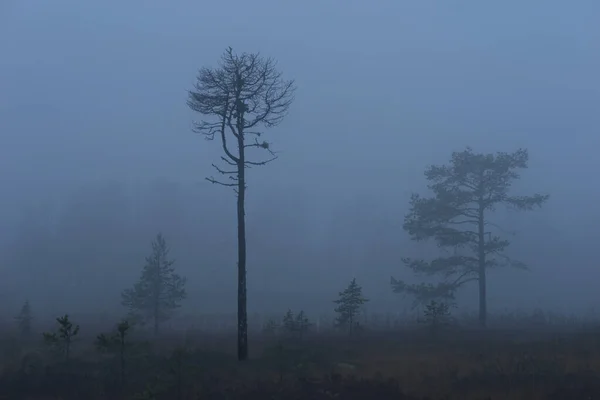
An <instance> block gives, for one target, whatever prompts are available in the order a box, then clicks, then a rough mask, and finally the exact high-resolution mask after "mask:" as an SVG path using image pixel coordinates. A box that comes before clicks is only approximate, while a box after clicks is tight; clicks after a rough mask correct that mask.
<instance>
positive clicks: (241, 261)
mask: <svg viewBox="0 0 600 400" xmlns="http://www.w3.org/2000/svg"><path fill="white" fill-rule="evenodd" d="M238 146H239V161H238V188H237V189H238V197H237V219H238V313H237V323H238V327H237V328H238V329H237V331H238V343H237V347H238V360H240V361H243V360H246V359H247V358H248V313H247V309H246V305H247V304H246V211H245V200H246V174H245V155H244V138H243V132H239V138H238Z"/></svg>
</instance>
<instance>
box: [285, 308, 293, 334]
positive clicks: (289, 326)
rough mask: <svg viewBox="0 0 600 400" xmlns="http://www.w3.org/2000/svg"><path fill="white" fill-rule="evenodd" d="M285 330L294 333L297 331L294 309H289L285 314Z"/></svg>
mask: <svg viewBox="0 0 600 400" xmlns="http://www.w3.org/2000/svg"><path fill="white" fill-rule="evenodd" d="M282 326H283V330H284V331H285V333H287V334H294V332H296V321H295V320H294V313H293V312H292V310H287V312H286V313H285V315H284V316H283V325H282Z"/></svg>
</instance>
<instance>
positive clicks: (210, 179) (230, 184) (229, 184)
mask: <svg viewBox="0 0 600 400" xmlns="http://www.w3.org/2000/svg"><path fill="white" fill-rule="evenodd" d="M204 179H206V180H207V181H209V182H210V183H216V184H217V185H221V186H230V187H233V186H237V184H236V183H225V182H220V181H218V180H216V179H215V178H213V177H212V176H211V177H210V178H204Z"/></svg>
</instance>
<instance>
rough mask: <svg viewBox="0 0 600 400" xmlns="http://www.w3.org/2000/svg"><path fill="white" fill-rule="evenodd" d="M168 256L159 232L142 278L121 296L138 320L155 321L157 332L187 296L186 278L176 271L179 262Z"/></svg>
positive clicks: (167, 250)
mask: <svg viewBox="0 0 600 400" xmlns="http://www.w3.org/2000/svg"><path fill="white" fill-rule="evenodd" d="M168 257H169V248H168V247H167V243H166V241H165V239H164V237H163V236H162V234H160V233H159V234H158V235H156V239H155V240H154V241H153V242H152V254H151V255H150V256H148V257H146V265H144V268H143V269H142V274H141V276H140V280H139V281H138V282H137V283H136V284H135V285H134V286H133V288H132V289H126V290H124V291H123V293H122V295H121V296H122V304H123V305H124V306H126V307H127V308H129V311H130V313H131V314H132V316H133V318H134V320H135V319H141V320H142V322H145V321H146V320H152V322H153V324H154V334H155V335H156V334H158V330H159V326H160V323H161V322H164V321H166V320H167V319H169V318H170V316H171V314H172V313H173V311H174V310H175V309H177V308H179V307H180V306H181V301H182V300H184V299H185V298H186V291H185V283H186V279H185V278H182V277H181V276H179V275H177V274H176V273H175V268H174V267H173V264H174V263H175V261H173V260H169V258H168Z"/></svg>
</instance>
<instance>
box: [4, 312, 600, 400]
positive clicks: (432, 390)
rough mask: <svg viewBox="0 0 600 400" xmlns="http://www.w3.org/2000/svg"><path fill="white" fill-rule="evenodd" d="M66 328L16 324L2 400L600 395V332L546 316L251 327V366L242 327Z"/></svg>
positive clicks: (7, 344)
mask: <svg viewBox="0 0 600 400" xmlns="http://www.w3.org/2000/svg"><path fill="white" fill-rule="evenodd" d="M67 319H68V318H67ZM491 319H492V318H491ZM60 321H61V322H57V323H56V326H55V327H52V328H51V327H49V328H51V329H50V330H52V329H55V330H54V331H52V332H48V331H47V332H45V334H44V335H42V334H41V332H27V331H25V332H24V331H19V330H13V329H10V328H9V327H6V328H5V330H4V331H3V332H2V333H1V338H2V339H1V340H2V342H1V353H0V356H1V360H0V361H1V364H2V374H1V378H0V399H23V400H25V399H36V400H37V399H40V400H41V399H64V400H67V399H77V400H80V399H89V400H93V399H286V400H288V399H425V398H428V399H432V400H433V399H561V400H562V399H572V400H576V399H595V398H599V396H600V376H599V375H600V329H597V328H596V327H595V324H593V323H589V322H588V323H585V324H584V323H581V322H580V321H575V320H567V319H557V318H556V317H553V318H550V317H548V316H546V315H543V314H540V313H538V314H536V315H535V317H533V318H529V317H528V318H525V319H522V320H521V319H518V320H517V319H516V318H514V317H512V318H506V317H505V318H503V319H502V320H499V319H496V323H495V324H493V326H490V327H488V328H487V329H485V330H484V329H481V328H478V327H476V325H477V324H475V323H474V324H471V323H470V322H469V321H454V322H453V323H452V324H449V325H443V326H441V325H439V326H438V325H435V324H432V323H431V321H429V322H425V323H420V324H395V325H396V326H392V327H389V328H387V329H383V328H382V327H369V326H361V327H360V329H356V330H354V331H353V333H352V334H351V335H348V334H347V333H340V332H339V331H338V332H337V333H336V332H334V331H331V332H330V331H323V330H322V329H321V332H318V333H317V332H316V329H314V330H312V331H307V332H304V334H298V332H285V330H284V329H278V330H273V329H268V330H264V331H262V332H259V331H257V332H252V331H251V332H250V336H253V337H252V339H253V340H252V343H253V346H252V347H251V348H250V357H249V359H248V360H247V361H246V362H243V363H240V362H238V361H237V357H236V353H235V352H234V351H233V346H232V345H231V344H232V343H235V341H236V333H235V331H233V332H231V333H218V334H216V333H207V332H193V331H186V332H176V331H171V332H169V331H168V330H166V329H165V330H164V331H163V332H162V333H161V335H160V336H159V337H158V338H157V339H154V336H153V335H151V334H150V333H149V332H148V331H151V330H152V329H151V328H150V329H138V328H131V327H129V326H128V325H127V324H125V323H121V324H119V326H118V327H115V328H114V331H113V332H105V333H104V334H99V333H98V332H101V331H103V330H106V329H105V327H98V326H95V324H94V323H93V322H91V321H80V322H82V323H81V325H80V329H77V326H78V325H76V322H77V321H75V320H73V321H68V323H66V322H65V318H64V317H61V318H60ZM84 322H85V323H84ZM284 322H285V320H284ZM69 324H70V325H69ZM96 325H97V324H96ZM491 325H492V324H491ZM281 327H282V328H284V325H281ZM271 328H272V327H271ZM92 332H93V333H92ZM67 343H68V346H66V344H67ZM67 347H68V351H67Z"/></svg>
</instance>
